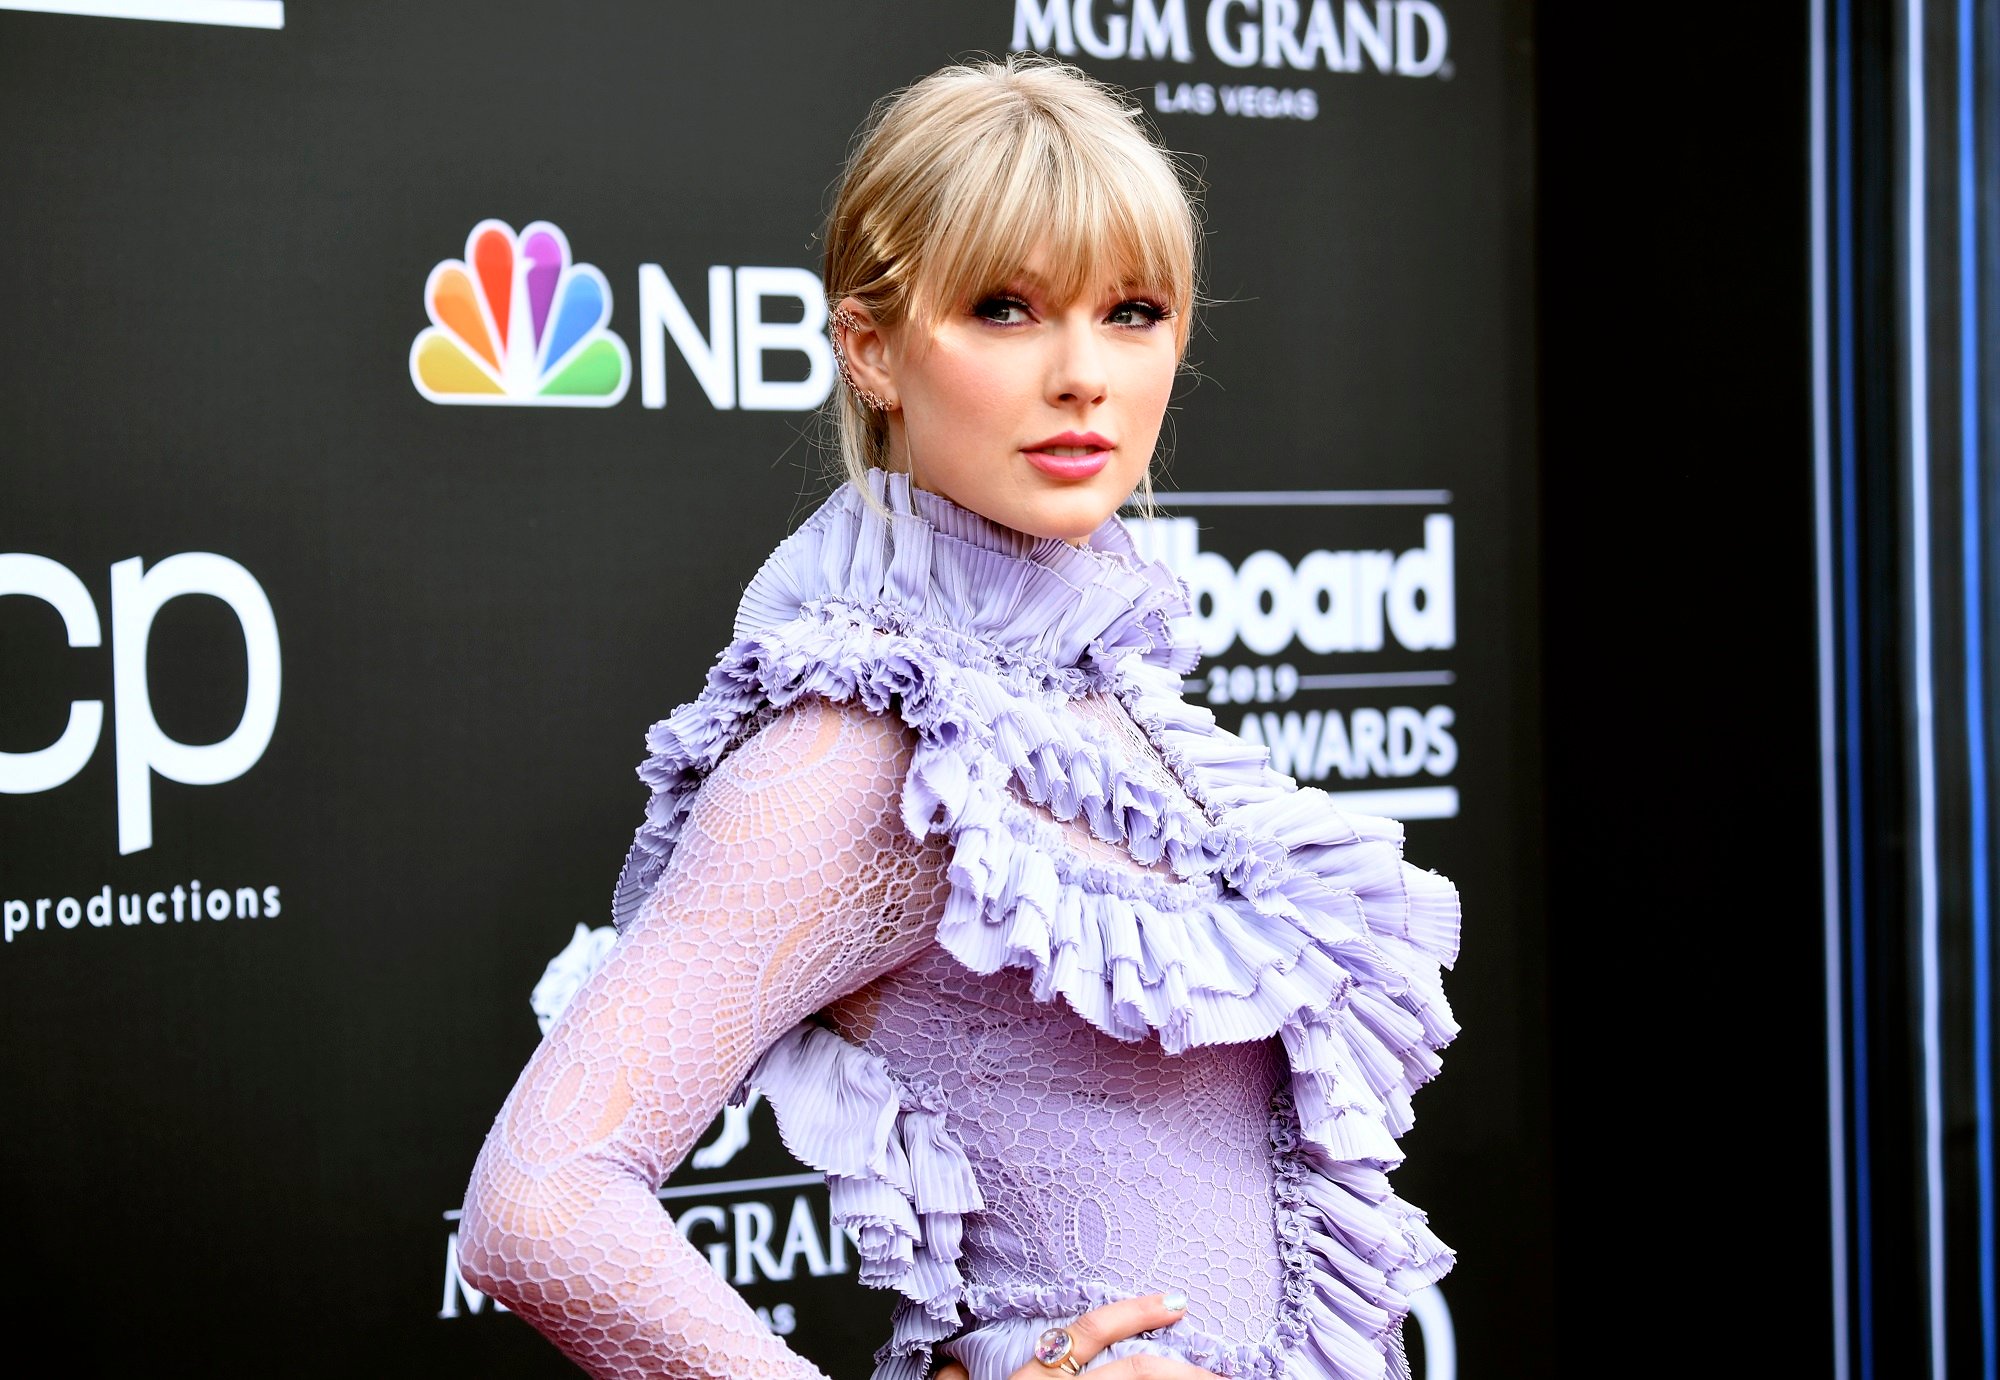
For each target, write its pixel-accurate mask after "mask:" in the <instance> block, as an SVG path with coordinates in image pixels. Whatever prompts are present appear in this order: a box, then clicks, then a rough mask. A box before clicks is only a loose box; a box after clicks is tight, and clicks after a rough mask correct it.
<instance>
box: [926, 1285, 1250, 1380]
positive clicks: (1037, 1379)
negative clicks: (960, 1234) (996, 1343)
mask: <svg viewBox="0 0 2000 1380" xmlns="http://www.w3.org/2000/svg"><path fill="white" fill-rule="evenodd" d="M1168 1297H1169V1295H1166V1294H1147V1295H1145V1296H1143V1297H1141V1298H1136V1299H1119V1300H1118V1301H1117V1302H1116V1303H1107V1304H1104V1305H1103V1306H1102V1307H1099V1308H1093V1309H1091V1310H1090V1311H1089V1312H1088V1313H1085V1314H1084V1315H1083V1316H1082V1317H1080V1318H1078V1319H1077V1320H1076V1321H1075V1322H1073V1323H1071V1324H1070V1325H1069V1335H1070V1340H1071V1341H1072V1342H1073V1343H1075V1347H1074V1349H1073V1350H1072V1351H1071V1352H1070V1355H1071V1356H1074V1357H1075V1358H1076V1363H1077V1364H1078V1365H1088V1364H1089V1363H1090V1360H1091V1358H1092V1357H1094V1356H1096V1355H1097V1353H1098V1352H1100V1351H1102V1350H1104V1348H1106V1347H1107V1346H1110V1345H1111V1344H1112V1343H1113V1342H1122V1341H1124V1340H1125V1339H1126V1338H1127V1337H1130V1336H1133V1335H1135V1334H1136V1333H1140V1332H1146V1331H1150V1330H1151V1329H1153V1328H1155V1327H1165V1326H1167V1325H1168V1324H1169V1323H1176V1322H1179V1321H1180V1320H1181V1318H1182V1317H1183V1316H1184V1315H1185V1314H1186V1313H1187V1305H1186V1303H1185V1302H1183V1303H1182V1304H1181V1306H1180V1307H1178V1308H1169V1307H1167V1305H1166V1299H1167V1298H1168ZM1090 1373H1091V1375H1092V1376H1093V1377H1094V1380H1220V1377H1219V1376H1217V1375H1216V1374H1215V1372H1214V1371H1209V1370H1203V1369H1202V1368H1201V1367H1200V1366H1191V1365H1189V1364H1188V1363H1187V1362H1186V1361H1175V1360H1169V1359H1168V1358H1167V1357H1164V1356H1127V1357H1124V1358H1123V1359H1122V1360H1117V1361H1113V1362H1112V1363H1111V1364H1110V1365H1108V1366H1101V1367H1099V1368H1098V1369H1096V1370H1093V1371H1092V1372H1090ZM1062 1374H1063V1372H1062V1371H1061V1370H1059V1369H1056V1368H1054V1367H1050V1366H1045V1365H1043V1364H1042V1363H1041V1362H1040V1361H1029V1362H1028V1364H1026V1365H1025V1366H1022V1367H1021V1368H1020V1369H1019V1370H1017V1371H1015V1372H1014V1373H1013V1375H1011V1376H1009V1377H1008V1380H1056V1377H1058V1376H1060V1375H1062ZM936 1380H969V1377H968V1376H967V1375H966V1373H965V1367H964V1366H961V1365H960V1364H958V1362H956V1361H953V1362H951V1363H950V1364H949V1365H947V1366H946V1367H945V1368H944V1369H943V1370H941V1371H939V1372H938V1373H937V1376H936Z"/></svg>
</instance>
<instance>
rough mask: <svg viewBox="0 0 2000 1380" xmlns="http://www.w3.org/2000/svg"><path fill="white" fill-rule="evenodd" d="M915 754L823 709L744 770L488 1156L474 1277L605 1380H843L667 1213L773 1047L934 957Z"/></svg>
mask: <svg viewBox="0 0 2000 1380" xmlns="http://www.w3.org/2000/svg"><path fill="white" fill-rule="evenodd" d="M905 732H906V731H905V729H904V728H903V725H902V724H901V723H900V722H899V721H897V720H896V719H895V718H894V717H893V716H877V715H873V714H870V713H868V712H867V711H865V710H862V709H860V708H857V707H852V706H847V707H843V706H836V705H830V704H828V703H826V702H824V701H819V700H809V701H804V702H801V703H800V704H798V705H796V706H794V707H793V708H792V709H790V710H788V711H787V712H786V713H785V714H783V715H782V716H780V717H779V718H777V719H776V720H774V721H773V722H772V723H770V724H769V725H767V726H766V727H765V728H764V729H763V730H762V731H761V732H759V733H758V734H757V735H756V736H755V737H754V738H752V739H751V740H750V741H749V742H747V743H745V744H744V745H743V746H742V747H741V748H739V749H738V750H736V751H735V752H734V753H732V754H731V755H730V756H729V757H727V758H726V759H725V760H724V762H723V764H722V765H721V767H719V768H718V769H717V770H716V772H715V773H714V774H713V775H712V776H710V777H709V778H708V780H707V781H706V782H705V783H704V784H703V786H702V788H701V791H700V794H699V796H698V797H697V799H696V800H695V802H694V806H693V809H692V812H691V813H690V815H689V817H688V820H687V823H686V827H685V830H684V832H683V834H682V837H681V841H680V843H679V844H678V846H677V847H676V849H675V852H674V854H673V857H672V859H671V861H670V863H669V866H668V868H667V871H666V873H665V874H664V875H663V876H662V878H661V879H660V883H659V885H658V886H657V887H656V888H655V889H654V891H653V893H652V897H651V899H650V900H649V901H648V902H647V904H646V906H645V907H644V908H643V910H642V911H641V912H640V914H639V915H638V916H637V917H636V918H635V919H634V921H633V922H632V923H631V924H630V925H628V926H627V928H626V930H625V933H624V934H623V935H622V936H621V937H620V939H619V941H618V944H617V946H616V948H614V949H613V951H612V953H611V955H610V956H609V957H608V958H607V959H606V961H605V963H604V966H603V967H602V968H601V969H600V970H599V971H598V972H597V973H596V974H594V975H593V976H592V977H591V979H590V981H589V982H588V983H586V984H585V985H584V987H583V988H582V989H581V990H580V991H579V992H578V993H577V995H576V997H575V999H574V1000H573V1001H572V1002H571V1003H570V1005H569V1007H568V1009H567V1010H566V1011H565V1012H564V1013H563V1016H562V1018H561V1020H560V1021H558V1022H557V1024H556V1025H555V1027H554V1028H553V1029H551V1030H550V1031H549V1034H548V1036H547V1038H546V1039H545V1040H543V1042H542V1045H541V1047H540V1048H539V1049H538V1050H537V1051H536V1052H535V1055H534V1057H533V1058H532V1059H531V1060H530V1061H529V1063H528V1066H527V1068H526V1069H525V1070H523V1071H522V1074H521V1077H520V1080H519V1081H518V1082H517V1083H516V1084H515V1086H514V1090H513V1092H512V1093H511V1094H510V1095H509V1097H508V1099H507V1102H506V1104H505V1105H504V1106H503V1107H502V1108H501V1110H500V1115H499V1117H498V1118H497V1119H496V1120H495V1122H494V1125H493V1129H492V1130H491V1132H490V1133H489V1134H488V1135H487V1138H486V1144H485V1147H484V1148H483V1150H482V1151H481V1153H480V1156H479V1161H478V1164H477V1165H476V1167H475V1168H474V1170H473V1174H472V1182H471V1186H470V1188H469V1190H468V1195H467V1198H466V1204H465V1214H464V1218H463V1221H462V1223H461V1232H460V1239H459V1252H460V1256H459V1260H460V1266H461V1268H462V1269H463V1270H464V1272H465V1276H466V1278H467V1280H468V1281H469V1282H471V1283H472V1284H473V1285H474V1286H475V1287H477V1288H479V1289H483V1290H485V1291H486V1292H487V1293H489V1294H491V1295H493V1296H494V1297H496V1298H499V1299H500V1300H502V1301H503V1302H505V1303H506V1304H507V1306H508V1307H509V1308H512V1309H513V1310H515V1311H516V1312H517V1313H519V1314H520V1315H521V1316H523V1317H524V1318H526V1319H527V1320H528V1321H529V1322H531V1323H533V1324H534V1326H535V1327H536V1328H538V1329H539V1330H540V1331H541V1332H543V1333H544V1334H545V1335H546V1336H548V1338H549V1339H550V1340H551V1341H553V1342H554V1343H555V1344H556V1345H557V1346H558V1347H559V1348H561V1349H562V1350H563V1352H565V1353H566V1354H567V1355H568V1356H569V1357H570V1358H571V1359H573V1360H574V1361H576V1362H577V1364H579V1365H580V1366H582V1367H583V1368H584V1369H585V1370H586V1371H588V1372H589V1373H590V1374H592V1375H595V1376H600V1377H618V1378H619V1380H625V1378H626V1377H638V1376H647V1377H673V1378H674V1380H709V1378H710V1377H730V1378H731V1380H752V1378H753V1377H787V1378H788V1380H789V1377H797V1376H819V1375H820V1374H821V1373H820V1371H819V1370H818V1369H817V1368H815V1367H814V1366H813V1365H811V1364H810V1363H809V1362H808V1361H806V1360H805V1359H804V1358H802V1357H801V1356H799V1355H798V1354H797V1353H796V1352H794V1351H792V1350H790V1349H789V1348H788V1347H786V1346H785V1345H784V1344H783V1343H782V1342H780V1341H779V1340H778V1339H777V1338H776V1337H774V1336H772V1335H771V1334H770V1333H769V1332H768V1331H767V1330H766V1329H765V1328H764V1327H763V1326H762V1324H760V1323H759V1322H758V1320H757V1317H756V1315H755V1314H754V1313H752V1312H751V1311H750V1309H749V1308H748V1307H747V1306H746V1305H745V1304H744V1303H743V1301H742V1300H741V1299H740V1298H739V1297H738V1296H737V1295H736V1293H735V1292H734V1291H733V1290H732V1289H731V1288H730V1287H729V1286H728V1284H727V1283H726V1282H725V1281H723V1280H722V1279H721V1278H720V1277H718V1276H717V1274H716V1272H715V1271H714V1269H713V1268H711V1267H710V1265H709V1263H708V1261H707V1259H706V1258H705V1257H704V1256H703V1255H702V1254H701V1253H700V1252H698V1251H697V1250H696V1249H695V1248H694V1247H693V1246H691V1245H689V1244H688V1242H687V1241H686V1240H685V1239H684V1238H682V1236H681V1235H680V1234H679V1232H678V1231H677V1230H676V1229H675V1227H674V1225H673V1221H672V1219H671V1218H670V1217H669V1216H668V1215H667V1214H666V1213H665V1212H663V1211H662V1210H661V1208H660V1205H659V1202H658V1200H657V1199H656V1198H655V1196H654V1194H655V1190H656V1189H657V1187H658V1186H659V1184H660V1183H661V1182H663V1181H664V1180H665V1178H666V1176H667V1175H668V1174H669V1173H671V1172H672V1170H673V1169H674V1167H675V1166H676V1165H677V1164H678V1163H679V1161H680V1160H681V1158H682V1156H684V1155H685V1154H686V1153H687V1152H688V1150H689V1149H690V1148H691V1147H692V1146H693V1145H694V1143H695V1141H696V1139H697V1138H698V1137H699V1136H700V1135H701V1133H702V1132H703V1131H704V1130H705V1129H706V1128H707V1126H708V1124H709V1122H710V1120H711V1119H712V1118H713V1117H714V1116H715V1114H716V1112H717V1111H718V1110H719V1109H720V1108H721V1106H722V1104H723V1102H724V1101H725V1100H726V1098H727V1097H728V1095H729V1093H730V1091H731V1090H732V1089H733V1088H734V1087H735V1086H736V1084H737V1083H738V1082H739V1081H740V1080H741V1079H742V1077H743V1075H744V1074H745V1073H746V1072H747V1071H748V1070H749V1068H750V1066H751V1065H752V1064H753V1063H754V1062H755V1060H756V1059H757V1056H758V1055H759V1054H760V1053H761V1052H762V1051H763V1050H764V1049H765V1048H766V1047H767V1046H769V1045H770V1044H771V1042H772V1041H773V1040H775V1039H776V1038H777V1037H778V1036H779V1035H780V1034H782V1033H783V1032H784V1031H786V1030H787V1029H788V1028H790V1027H792V1026H793V1025H795V1024H796V1023H797V1022H798V1021H799V1020H800V1019H801V1018H802V1017H804V1016H806V1015H809V1014H810V1013H812V1012H814V1011H816V1010H818V1009H819V1008H820V1007H821V1006H823V1005H825V1004H826V1003H827V1002H829V1001H831V1000H832V999H834V998H836V997H839V996H841V995H844V994H846V993H849V992H852V991H854V990H855V989H857V988H859V987H861V986H863V985H864V984H866V983H867V982H869V981H871V980H872V979H874V978H876V977H878V976H880V975H881V974H883V973H885V972H888V971H890V970H891V969H893V968H895V967H898V966H900V965H901V964H903V963H904V962H907V961H908V960H909V959H910V958H911V957H913V956H914V955H915V953H916V952H917V951H918V950H919V949H921V948H922V947H923V945H924V944H925V942H926V940H927V937H928V935H927V921H928V919H929V917H930V914H931V912H932V910H933V908H934V905H935V904H936V902H937V900H938V899H939V898H940V897H941V895H942V892H941V891H940V890H939V888H941V887H942V886H943V881H942V875H941V868H940V866H939V863H938V858H937V856H936V855H935V854H934V852H933V851H932V850H931V849H930V848H929V847H927V846H924V845H919V844H917V843H916V842H914V841H912V840H911V839H910V837H909V835H908V834H907V832H906V831H905V830H904V829H903V826H902V824H901V822H900V817H899V814H898V808H899V807H898V792H899V788H900V785H901V782H902V780H903V775H904V772H905V770H906V769H907V767H908V759H909V752H910V743H909V741H908V739H907V738H906V737H905Z"/></svg>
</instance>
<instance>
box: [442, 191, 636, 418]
mask: <svg viewBox="0 0 2000 1380" xmlns="http://www.w3.org/2000/svg"><path fill="white" fill-rule="evenodd" d="M424 309H425V311H427V312H428V313H429V314H430V318H431V324H430V325H429V326H427V327H426V328H425V329H424V330H422V331H420V332H419V333H418V335H417V338H416V339H415V340H413V341H412V342H410V381H411V382H412V383H414V384H416V386H417V391H418V392H419V393H421V394H423V395H424V396H425V397H426V398H429V399H430V400H431V401H432V402H434V403H485V404H499V405H503V406H514V407H609V406H611V405H612V404H613V403H615V402H617V401H618V400H619V399H620V398H622V397H624V396H625V389H626V387H627V385H629V384H630V383H631V381H632V356H631V354H630V352H629V351H627V350H626V348H625V342H624V341H623V340H620V339H619V338H618V336H617V335H615V334H613V333H612V332H611V331H610V330H609V329H608V325H609V323H610V321H611V285H610V284H609V283H607V282H605V281H604V275H603V274H602V273H600V272H599V271H598V270H597V268H596V267H595V266H594V265H591V264H580V263H577V262H575V261H574V260H573V259H572V258H571V257H570V252H569V239H568V237H567V236H565V235H564V234H563V232H562V231H561V230H559V229H557V228H556V227H555V226H553V225H551V224H549V222H547V221H545V220H538V221H535V222H534V223H533V224H531V225H529V226H527V227H525V228H524V229H523V230H522V231H521V232H520V233H519V234H518V235H517V234H515V233H514V229H513V227H512V226H510V225H508V224H506V223H505V222H504V221H498V220H482V221H480V222H479V224H477V225H475V226H473V227H472V233H471V234H470V235H468V236H466V240H465V257H464V258H463V259H446V260H445V261H444V262H443V263H441V264H439V265H437V267H435V268H433V269H432V270H431V273H430V278H429V280H428V281H427V282H425V284H424Z"/></svg>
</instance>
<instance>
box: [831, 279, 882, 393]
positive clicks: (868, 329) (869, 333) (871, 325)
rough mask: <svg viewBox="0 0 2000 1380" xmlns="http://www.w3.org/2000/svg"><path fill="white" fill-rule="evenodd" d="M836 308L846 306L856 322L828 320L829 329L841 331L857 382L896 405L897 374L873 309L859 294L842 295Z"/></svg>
mask: <svg viewBox="0 0 2000 1380" xmlns="http://www.w3.org/2000/svg"><path fill="white" fill-rule="evenodd" d="M836 310H844V311H845V312H846V313H847V314H848V315H850V316H852V317H853V318H854V322H855V324H854V326H853V328H852V329H846V328H843V327H842V326H841V324H840V322H839V320H838V319H835V320H831V321H828V322H827V329H828V330H829V331H838V332H839V333H840V340H839V345H840V349H841V352H842V353H843V354H844V355H845V356H846V358H847V371H848V373H849V374H850V375H851V376H852V377H853V380H854V382H855V383H856V384H857V385H859V386H860V387H862V388H865V389H867V390H868V391H869V392H871V393H875V394H878V395H879V396H881V397H884V398H887V399H888V400H889V406H891V407H894V406H895V405H896V377H895V373H894V371H893V369H892V368H891V366H890V362H889V340H888V337H887V336H885V335H884V334H883V333H882V330H881V328H880V327H879V326H877V325H876V323H875V316H874V313H872V312H870V311H869V310H868V308H867V307H865V306H863V305H862V303H861V299H860V298H858V297H843V298H841V299H840V306H839V307H838V308H836Z"/></svg>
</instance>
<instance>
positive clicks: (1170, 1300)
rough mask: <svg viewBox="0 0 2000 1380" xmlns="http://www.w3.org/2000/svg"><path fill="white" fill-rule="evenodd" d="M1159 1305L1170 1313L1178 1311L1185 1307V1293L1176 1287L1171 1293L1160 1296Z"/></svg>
mask: <svg viewBox="0 0 2000 1380" xmlns="http://www.w3.org/2000/svg"><path fill="white" fill-rule="evenodd" d="M1160 1306H1161V1307H1162V1308H1164V1309H1166V1310H1167V1311H1168V1312H1170V1313H1178V1312H1180V1311H1181V1309H1183V1308H1185V1307H1187V1295H1186V1294H1184V1293H1182V1292H1181V1291H1180V1290H1179V1289H1176V1290H1174V1291H1173V1292H1172V1293H1171V1294H1166V1295H1163V1296H1162V1297H1161V1299H1160Z"/></svg>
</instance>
